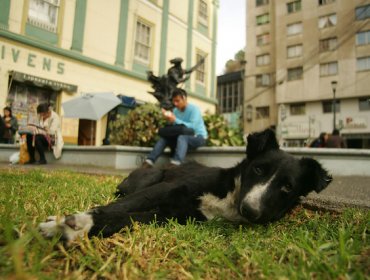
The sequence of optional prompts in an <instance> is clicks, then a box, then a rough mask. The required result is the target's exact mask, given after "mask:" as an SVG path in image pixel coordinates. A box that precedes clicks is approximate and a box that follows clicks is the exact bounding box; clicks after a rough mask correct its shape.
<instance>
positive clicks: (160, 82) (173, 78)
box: [147, 57, 205, 110]
mask: <svg viewBox="0 0 370 280" xmlns="http://www.w3.org/2000/svg"><path fill="white" fill-rule="evenodd" d="M204 60H205V57H203V58H202V59H200V60H199V61H198V63H197V64H196V65H194V66H193V67H191V68H190V69H188V70H184V69H183V68H182V66H181V63H182V61H183V59H182V58H180V57H177V58H174V59H171V60H170V62H171V64H173V66H172V67H171V68H169V69H168V71H167V74H165V75H163V76H161V77H157V76H155V75H154V74H153V71H147V76H148V81H149V82H151V83H152V88H153V89H154V91H150V92H149V93H151V94H153V95H154V97H155V98H156V99H157V100H158V101H159V104H160V107H161V108H164V109H165V110H171V109H172V108H173V105H172V102H171V97H172V92H173V90H174V89H175V88H177V86H178V84H180V83H184V82H185V81H186V80H188V79H189V78H190V74H191V72H193V71H194V70H195V69H197V68H198V67H199V66H200V65H202V64H203V63H204Z"/></svg>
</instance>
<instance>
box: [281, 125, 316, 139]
mask: <svg viewBox="0 0 370 280" xmlns="http://www.w3.org/2000/svg"><path fill="white" fill-rule="evenodd" d="M310 130H311V134H312V135H313V134H314V127H309V124H308V123H289V124H286V125H283V126H282V128H281V134H282V136H283V137H284V138H294V139H299V138H307V137H309V134H310V133H309V132H310Z"/></svg>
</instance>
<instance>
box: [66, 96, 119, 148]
mask: <svg viewBox="0 0 370 280" xmlns="http://www.w3.org/2000/svg"><path fill="white" fill-rule="evenodd" d="M118 104H121V100H120V99H119V98H118V97H117V96H115V95H114V94H113V93H112V92H105V93H103V92H102V93H95V94H91V93H87V94H84V95H82V96H80V97H77V98H74V99H72V100H69V101H66V102H64V103H63V104H62V107H63V110H64V117H66V118H76V119H84V120H93V121H96V120H99V119H101V117H103V116H104V115H105V114H107V113H108V112H109V111H110V110H112V109H113V108H114V107H116V106H117V105H118ZM90 132H91V136H90V137H91V138H90V143H91V144H93V142H92V139H93V124H92V123H91V129H90Z"/></svg>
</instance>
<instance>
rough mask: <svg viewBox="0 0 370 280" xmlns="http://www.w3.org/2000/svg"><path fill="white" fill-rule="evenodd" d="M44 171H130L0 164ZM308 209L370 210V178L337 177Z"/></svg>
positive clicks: (310, 200) (312, 196)
mask: <svg viewBox="0 0 370 280" xmlns="http://www.w3.org/2000/svg"><path fill="white" fill-rule="evenodd" d="M19 168H22V169H26V170H27V169H36V168H38V169H44V170H68V171H72V172H79V173H86V174H91V175H117V176H118V175H119V176H126V175H127V174H129V172H130V170H119V169H114V168H102V167H96V166H80V165H78V166H76V165H62V164H57V163H51V164H46V165H10V164H8V163H4V162H0V170H6V169H10V170H12V169H19ZM302 204H303V205H304V206H305V207H307V208H312V209H325V210H331V211H340V210H341V209H343V208H346V207H361V208H365V209H370V177H367V176H335V177H334V180H333V181H332V182H331V184H330V185H329V186H328V187H327V188H326V189H325V190H323V191H322V192H321V193H319V194H316V193H314V192H313V193H311V194H310V195H309V196H308V197H307V198H305V199H303V201H302Z"/></svg>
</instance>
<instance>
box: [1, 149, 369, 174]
mask: <svg viewBox="0 0 370 280" xmlns="http://www.w3.org/2000/svg"><path fill="white" fill-rule="evenodd" d="M18 150H19V147H18V145H6V144H0V162H9V157H10V155H12V154H13V153H15V152H17V151H18ZM284 150H285V151H287V152H288V153H291V154H292V155H294V156H296V157H313V158H315V159H317V160H318V161H320V162H321V163H322V165H323V166H324V167H325V168H326V169H328V170H329V171H330V172H331V173H332V174H333V175H341V176H351V175H359V176H370V150H355V149H310V148H285V149H284ZM150 151H151V148H142V147H128V146H101V147H88V146H66V147H65V148H64V149H63V156H62V158H61V159H60V160H55V159H53V156H52V154H51V153H48V154H47V159H48V161H49V162H50V163H51V164H53V163H58V164H64V165H76V166H78V165H90V166H98V167H99V166H100V167H104V168H115V169H126V170H127V169H134V168H136V167H138V166H140V165H141V163H142V161H143V160H144V159H145V156H146V155H147V154H148V153H149V152H150ZM244 157H245V147H204V148H200V149H198V150H197V151H195V152H191V153H190V154H189V156H188V158H189V159H192V160H196V161H198V162H200V163H203V164H206V165H208V166H220V167H230V166H233V165H235V164H236V163H237V162H239V161H241V160H242V159H243V158H244ZM166 162H168V151H167V155H166V154H165V155H164V156H163V157H161V158H160V159H159V160H158V162H157V165H161V164H164V163H166Z"/></svg>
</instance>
